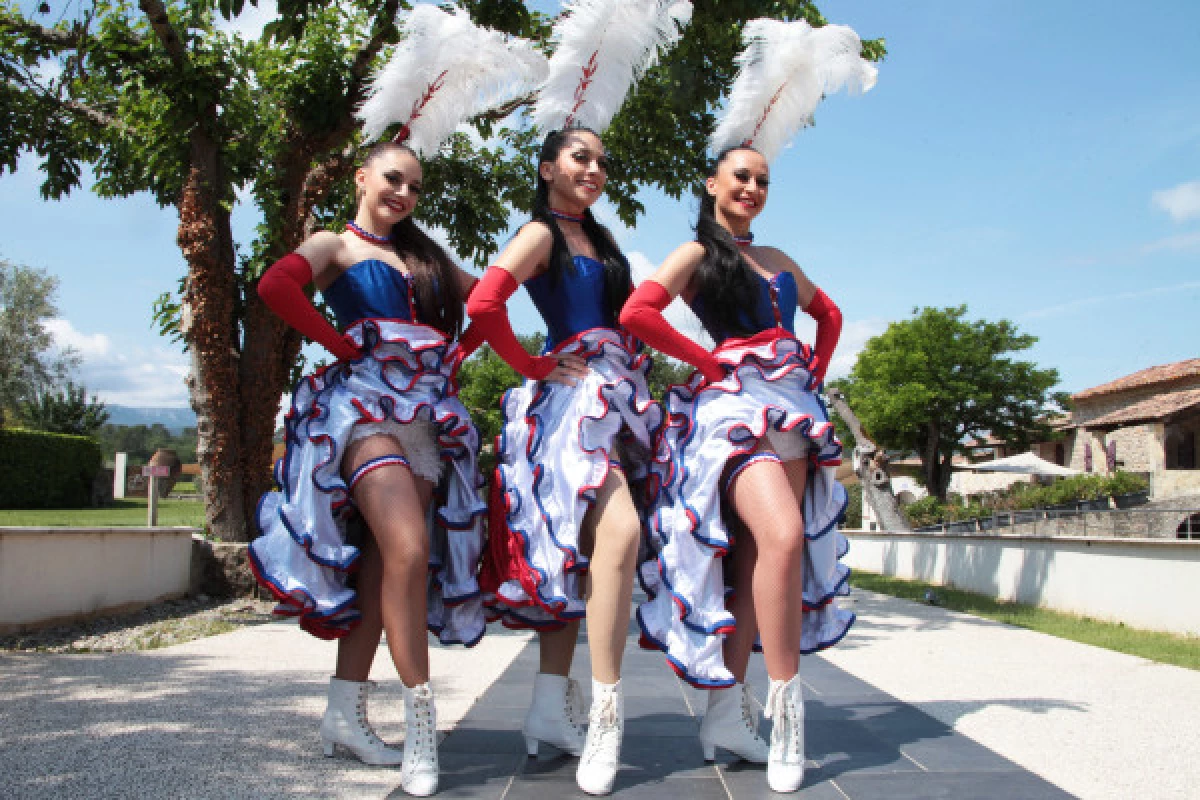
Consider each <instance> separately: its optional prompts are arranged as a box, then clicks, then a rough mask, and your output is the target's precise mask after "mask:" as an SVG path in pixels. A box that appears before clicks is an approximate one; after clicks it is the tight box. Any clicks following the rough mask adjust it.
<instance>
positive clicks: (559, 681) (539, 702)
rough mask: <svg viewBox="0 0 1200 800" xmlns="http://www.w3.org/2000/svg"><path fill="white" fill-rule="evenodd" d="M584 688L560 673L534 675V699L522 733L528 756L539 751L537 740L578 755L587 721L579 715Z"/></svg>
mask: <svg viewBox="0 0 1200 800" xmlns="http://www.w3.org/2000/svg"><path fill="white" fill-rule="evenodd" d="M582 710H583V691H582V690H581V689H580V687H579V681H576V680H572V679H570V678H567V677H565V676H563V675H554V674H551V673H545V672H539V673H538V674H537V675H536V676H535V677H534V679H533V700H532V701H531V702H530V704H529V713H528V714H526V715H525V724H523V725H522V726H521V733H523V734H525V749H526V752H528V753H529V756H530V757H531V758H533V757H536V756H537V754H538V742H545V743H546V744H549V745H553V746H554V747H557V748H558V749H559V750H563V751H565V752H567V753H570V754H571V755H573V756H578V755H579V754H580V753H582V752H583V742H584V737H585V735H586V733H587V725H586V724H585V723H584V722H583V720H582V719H581V717H582V716H583V714H582Z"/></svg>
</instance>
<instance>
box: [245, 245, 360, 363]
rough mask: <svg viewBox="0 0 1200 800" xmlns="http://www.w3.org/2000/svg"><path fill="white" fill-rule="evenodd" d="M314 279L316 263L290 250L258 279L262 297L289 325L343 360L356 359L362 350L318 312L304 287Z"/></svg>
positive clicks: (259, 292) (259, 293) (259, 291)
mask: <svg viewBox="0 0 1200 800" xmlns="http://www.w3.org/2000/svg"><path fill="white" fill-rule="evenodd" d="M312 279H313V271H312V265H310V264H309V263H308V259H306V258H305V257H304V256H302V255H300V254H299V253H288V254H287V255H286V256H284V257H283V258H281V259H279V260H278V261H276V262H275V263H274V264H272V265H271V266H270V268H269V269H268V270H267V271H266V272H264V273H263V276H262V277H261V278H259V280H258V296H259V297H261V298H262V299H263V302H264V303H266V304H267V307H268V308H270V309H271V310H272V311H274V312H275V313H276V314H278V315H279V316H280V318H282V319H283V321H284V322H286V323H287V324H288V325H291V326H292V327H293V328H295V329H296V330H298V331H300V332H301V333H303V334H304V335H305V336H307V337H308V338H309V339H312V340H313V341H314V342H317V343H318V344H320V345H321V346H322V347H324V348H325V349H326V350H328V351H329V352H330V353H332V354H333V355H334V356H335V357H336V358H337V359H338V360H339V361H353V360H354V359H356V358H358V357H359V355H361V353H360V352H359V350H358V348H357V347H356V346H355V345H354V344H353V342H351V341H350V340H349V339H347V338H346V337H344V336H343V335H342V334H340V333H338V331H337V328H334V327H333V326H332V325H330V324H329V321H328V320H326V319H325V317H323V316H321V312H319V311H317V309H316V307H314V306H313V304H312V301H311V300H309V299H308V295H306V294H305V293H304V287H305V286H307V285H308V284H309V282H310V281H312Z"/></svg>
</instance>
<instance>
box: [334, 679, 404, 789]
mask: <svg viewBox="0 0 1200 800" xmlns="http://www.w3.org/2000/svg"><path fill="white" fill-rule="evenodd" d="M369 686H370V682H369V681H343V680H340V679H339V678H330V679H329V700H328V704H327V705H326V706H325V716H324V717H323V718H322V719H321V749H322V751H323V752H324V753H325V755H327V756H332V755H333V753H334V750H335V749H336V748H338V747H343V748H345V749H346V750H349V751H350V752H351V753H353V754H354V755H355V756H357V757H358V759H359V760H360V761H362V762H363V763H364V764H372V765H374V766H384V767H390V766H394V765H396V764H399V763H400V762H401V761H403V760H404V754H403V753H402V752H400V751H399V750H396V749H394V748H391V747H388V746H387V745H386V744H385V743H384V741H383V740H382V739H380V738H379V737H378V736H376V735H375V731H374V730H372V729H371V723H370V722H369V721H368V720H367V689H368V687H369Z"/></svg>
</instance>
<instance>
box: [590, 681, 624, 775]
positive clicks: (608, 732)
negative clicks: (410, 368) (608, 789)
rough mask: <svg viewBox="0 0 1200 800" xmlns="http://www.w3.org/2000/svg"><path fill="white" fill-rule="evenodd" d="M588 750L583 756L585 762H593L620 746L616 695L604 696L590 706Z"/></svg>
mask: <svg viewBox="0 0 1200 800" xmlns="http://www.w3.org/2000/svg"><path fill="white" fill-rule="evenodd" d="M589 721H590V722H591V725H590V726H589V727H588V739H587V743H588V748H587V752H586V753H585V754H584V758H585V760H587V761H594V760H596V759H597V758H599V757H600V756H601V755H602V754H604V753H606V752H609V751H613V752H615V750H616V748H617V747H618V746H619V745H620V737H621V730H620V727H619V725H618V719H617V696H616V693H612V694H605V695H604V696H603V697H600V698H598V699H597V701H596V702H595V703H593V705H592V712H591V714H590V715H589Z"/></svg>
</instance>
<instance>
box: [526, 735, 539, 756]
mask: <svg viewBox="0 0 1200 800" xmlns="http://www.w3.org/2000/svg"><path fill="white" fill-rule="evenodd" d="M539 741H540V740H538V739H535V738H534V737H532V736H526V737H525V752H526V753H528V754H529V757H530V758H537V754H538V743H539Z"/></svg>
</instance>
